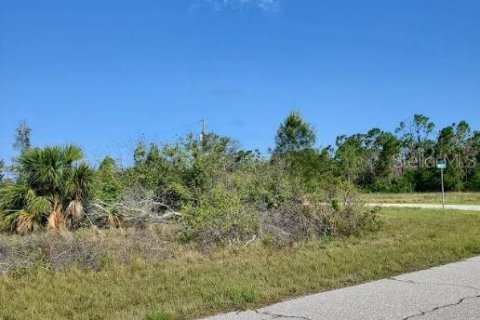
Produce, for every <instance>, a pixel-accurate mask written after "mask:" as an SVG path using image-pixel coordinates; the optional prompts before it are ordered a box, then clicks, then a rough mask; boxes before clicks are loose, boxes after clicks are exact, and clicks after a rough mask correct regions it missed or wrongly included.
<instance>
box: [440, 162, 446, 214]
mask: <svg viewBox="0 0 480 320" xmlns="http://www.w3.org/2000/svg"><path fill="white" fill-rule="evenodd" d="M440 172H441V175H442V207H443V211H445V187H444V185H443V169H440Z"/></svg>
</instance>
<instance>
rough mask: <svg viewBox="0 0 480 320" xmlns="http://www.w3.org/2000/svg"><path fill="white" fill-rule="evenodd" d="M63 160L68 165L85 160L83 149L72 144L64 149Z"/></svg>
mask: <svg viewBox="0 0 480 320" xmlns="http://www.w3.org/2000/svg"><path fill="white" fill-rule="evenodd" d="M62 152H63V155H62V156H63V159H64V160H65V162H66V163H67V164H72V163H73V162H75V161H79V160H81V159H82V158H83V152H82V148H80V147H79V146H77V145H74V144H70V145H66V146H64V147H63V148H62Z"/></svg>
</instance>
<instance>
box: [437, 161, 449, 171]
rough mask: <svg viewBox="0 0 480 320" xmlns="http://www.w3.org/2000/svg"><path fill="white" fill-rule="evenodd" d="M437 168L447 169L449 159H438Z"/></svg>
mask: <svg viewBox="0 0 480 320" xmlns="http://www.w3.org/2000/svg"><path fill="white" fill-rule="evenodd" d="M437 168H438V169H447V161H446V160H437Z"/></svg>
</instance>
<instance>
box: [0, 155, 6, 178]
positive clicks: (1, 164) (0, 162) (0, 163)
mask: <svg viewBox="0 0 480 320" xmlns="http://www.w3.org/2000/svg"><path fill="white" fill-rule="evenodd" d="M4 168H5V162H4V161H3V160H0V183H2V181H3V178H4V177H5V174H4V173H3V170H4Z"/></svg>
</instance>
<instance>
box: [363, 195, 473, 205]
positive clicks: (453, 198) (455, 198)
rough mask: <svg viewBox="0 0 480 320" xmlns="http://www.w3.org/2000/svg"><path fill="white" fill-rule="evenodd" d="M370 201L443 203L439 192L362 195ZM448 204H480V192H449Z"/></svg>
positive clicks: (446, 199)
mask: <svg viewBox="0 0 480 320" xmlns="http://www.w3.org/2000/svg"><path fill="white" fill-rule="evenodd" d="M361 196H362V198H363V199H364V200H365V201H366V202H369V203H438V204H440V203H442V194H441V192H438V193H366V194H362V195H361ZM445 203H447V204H472V205H480V192H447V193H445Z"/></svg>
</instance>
